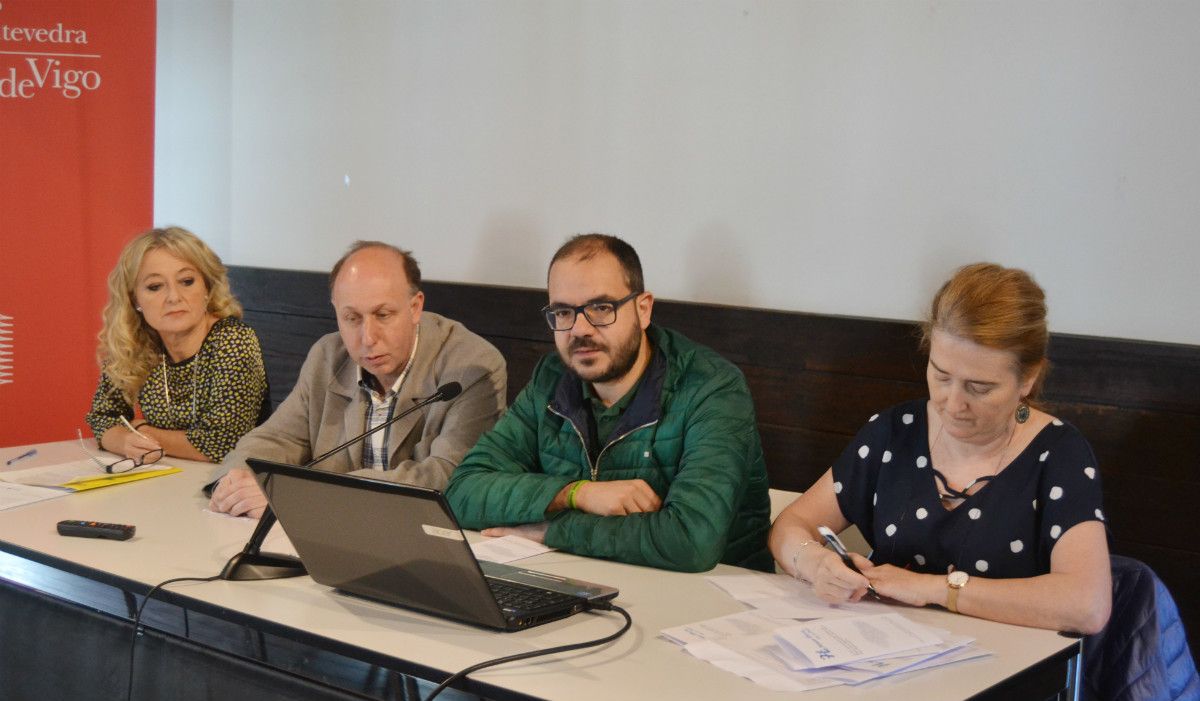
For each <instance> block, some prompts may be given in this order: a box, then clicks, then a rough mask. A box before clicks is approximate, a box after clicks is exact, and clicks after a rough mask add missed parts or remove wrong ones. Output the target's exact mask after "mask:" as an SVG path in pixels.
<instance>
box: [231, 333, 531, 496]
mask: <svg viewBox="0 0 1200 701" xmlns="http://www.w3.org/2000/svg"><path fill="white" fill-rule="evenodd" d="M420 327H421V335H420V340H419V341H418V342H417V354H416V357H414V358H413V365H412V368H411V369H410V370H409V374H408V378H407V379H406V380H405V381H404V385H403V386H402V387H401V389H400V396H399V397H398V398H397V400H396V409H395V413H397V414H398V413H400V412H401V411H403V410H404V409H406V408H408V407H411V406H412V405H413V404H414V403H415V400H419V399H423V398H425V397H428V396H429V395H431V394H433V393H434V392H435V391H437V388H438V387H439V386H441V385H443V384H445V383H447V382H458V383H459V384H461V385H462V388H463V389H462V394H460V395H458V397H456V398H455V399H453V400H451V401H449V402H438V403H436V404H432V405H430V406H428V407H426V408H425V409H422V410H420V411H417V412H414V413H413V414H411V415H409V416H407V417H405V418H403V419H401V420H400V421H399V422H397V423H395V424H392V426H391V427H390V428H389V429H388V465H389V469H388V470H387V471H386V472H381V471H379V470H373V469H369V468H368V469H360V468H361V466H362V454H363V446H362V441H359V442H356V443H354V444H353V445H352V446H350V447H349V448H346V449H345V450H342V451H340V452H338V453H336V454H334V455H332V456H330V457H328V458H326V459H325V460H324V461H323V462H321V463H320V464H319V465H318V466H317V467H318V468H319V469H322V470H329V471H331V472H342V473H350V474H358V475H362V476H366V477H375V478H382V479H390V480H395V481H397V482H406V483H409V484H416V485H420V486H422V487H432V488H435V489H445V488H446V482H447V481H448V480H449V479H450V473H451V472H453V471H454V468H455V467H456V466H457V465H458V463H459V461H460V460H462V458H463V456H464V455H466V453H467V451H468V450H470V449H471V447H472V446H474V445H475V441H476V440H478V439H479V436H480V435H482V434H483V433H484V432H485V431H487V430H488V429H490V428H491V427H492V425H493V424H495V423H496V420H497V419H499V418H500V414H502V413H503V412H504V407H505V391H506V389H507V385H508V370H507V367H506V365H505V362H504V357H503V356H502V355H500V352H499V351H498V350H496V348H495V347H494V346H492V344H490V343H488V342H487V341H485V340H484V339H483V338H481V337H479V336H477V335H475V334H474V333H471V332H470V331H468V330H467V328H466V327H465V326H463V325H462V324H460V323H458V322H457V321H452V320H450V319H447V318H445V317H443V316H440V315H438V314H434V313H432V312H422V314H421V322H420ZM369 404H370V399H369V398H368V397H367V394H366V391H365V390H363V389H362V388H360V387H359V386H358V365H357V364H356V363H355V362H354V359H353V358H351V357H350V355H349V354H348V353H347V352H346V348H345V346H344V345H343V344H342V339H341V337H340V336H339V335H338V334H336V333H331V334H328V335H326V336H324V337H322V338H321V339H320V340H319V341H317V342H316V343H315V344H313V347H312V349H311V350H309V352H308V357H307V358H306V359H305V361H304V366H303V367H302V368H301V369H300V377H299V379H298V380H297V381H296V386H295V387H294V388H293V389H292V392H291V394H289V395H288V397H287V399H285V400H283V403H282V404H280V405H279V408H278V409H276V410H275V413H274V414H272V415H271V418H270V419H268V420H267V421H266V423H264V424H263V425H261V426H259V427H258V428H256V429H254V430H253V431H251V432H250V433H247V434H246V435H245V436H243V437H242V439H241V440H240V441H238V444H237V446H236V447H235V448H234V449H233V451H232V452H230V453H229V455H228V456H226V458H225V460H224V462H222V463H221V465H220V466H219V468H218V470H217V471H216V472H215V473H214V478H218V477H220V476H221V475H224V474H225V472H227V471H228V470H229V469H231V468H234V467H245V466H246V458H247V457H256V458H263V459H266V460H274V461H277V462H283V463H289V464H292V465H303V464H304V463H306V462H308V461H309V460H311V459H312V458H313V456H316V455H321V454H322V453H324V452H326V451H328V450H330V449H332V448H334V447H335V446H337V445H339V444H341V443H344V442H345V441H347V440H349V439H350V438H352V437H353V436H355V435H357V434H359V433H362V432H363V431H364V430H366V417H367V408H368V406H369Z"/></svg>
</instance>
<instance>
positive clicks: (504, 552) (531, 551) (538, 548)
mask: <svg viewBox="0 0 1200 701" xmlns="http://www.w3.org/2000/svg"><path fill="white" fill-rule="evenodd" d="M553 550H554V548H548V547H546V546H545V545H542V544H541V543H538V542H536V541H532V540H530V539H528V538H522V537H521V536H515V535H506V536H501V537H499V538H486V539H484V540H480V541H477V542H475V543H471V551H472V552H474V553H475V558H476V559H478V560H487V561H488V562H499V563H501V564H503V563H505V562H513V561H514V560H524V559H525V558H527V557H533V556H534V555H541V554H542V553H548V552H551V551H553Z"/></svg>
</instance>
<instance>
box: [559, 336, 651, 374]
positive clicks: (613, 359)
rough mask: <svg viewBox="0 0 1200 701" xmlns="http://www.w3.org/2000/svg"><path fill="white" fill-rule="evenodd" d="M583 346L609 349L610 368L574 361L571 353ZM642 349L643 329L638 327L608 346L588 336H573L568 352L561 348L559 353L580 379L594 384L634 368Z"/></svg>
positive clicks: (603, 349)
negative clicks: (627, 336)
mask: <svg viewBox="0 0 1200 701" xmlns="http://www.w3.org/2000/svg"><path fill="white" fill-rule="evenodd" d="M581 348H591V349H596V350H600V351H605V350H607V351H608V356H609V360H610V362H609V365H608V368H607V369H601V368H600V367H598V366H597V365H598V364H597V365H592V366H590V367H587V366H583V365H582V364H581V363H578V362H572V360H571V353H572V352H573V351H576V350H578V349H581ZM641 350H642V333H641V329H636V330H635V333H631V334H629V338H627V339H625V340H624V341H621V342H620V344H619V345H616V346H606V345H604V344H600V343H596V342H595V341H594V340H591V339H587V338H573V339H571V342H570V343H569V344H568V345H567V350H566V352H565V353H564V352H563V351H561V350H560V351H559V352H558V355H559V357H561V358H562V361H563V364H564V365H566V366H567V367H568V368H569V369H570V370H571V372H572V373H574V374H575V376H576V377H578V378H579V379H581V380H584V381H585V382H591V383H593V384H595V383H599V384H603V383H605V382H612V381H613V380H619V379H621V378H622V377H624V376H625V375H626V374H627V373H628V372H629V371H630V370H631V369H632V368H633V365H634V363H636V362H637V359H638V354H639V353H640V352H641Z"/></svg>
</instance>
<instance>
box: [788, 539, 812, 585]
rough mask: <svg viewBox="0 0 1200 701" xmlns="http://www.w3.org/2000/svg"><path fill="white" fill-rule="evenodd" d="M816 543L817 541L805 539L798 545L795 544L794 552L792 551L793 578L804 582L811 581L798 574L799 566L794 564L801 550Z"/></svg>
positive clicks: (808, 582)
mask: <svg viewBox="0 0 1200 701" xmlns="http://www.w3.org/2000/svg"><path fill="white" fill-rule="evenodd" d="M816 544H817V541H815V540H806V541H804V542H803V543H801V544H800V545H797V546H796V552H794V553H792V577H793V578H794V579H798V580H800V581H801V582H804V583H805V584H812V582H810V581H808V580H807V579H805V578H804V577H801V576H800V566H799V565H798V564H796V560H797V559H798V558H799V557H800V551H801V550H803V549H804V548H806V547H808V546H809V545H816Z"/></svg>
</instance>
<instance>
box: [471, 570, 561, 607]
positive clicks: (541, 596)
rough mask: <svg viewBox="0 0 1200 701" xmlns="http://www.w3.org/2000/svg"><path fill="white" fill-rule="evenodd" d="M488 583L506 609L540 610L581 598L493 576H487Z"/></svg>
mask: <svg viewBox="0 0 1200 701" xmlns="http://www.w3.org/2000/svg"><path fill="white" fill-rule="evenodd" d="M487 583H488V586H489V587H491V588H492V595H493V596H495V597H496V603H497V604H499V605H500V608H502V609H505V610H513V611H538V610H541V609H544V608H549V607H551V606H560V605H565V604H567V603H569V602H572V601H578V600H579V597H577V596H571V595H570V594H563V593H560V592H556V591H550V590H549V589H541V588H539V587H530V586H526V585H524V584H514V583H513V582H506V581H503V580H500V579H493V578H491V577H487Z"/></svg>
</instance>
